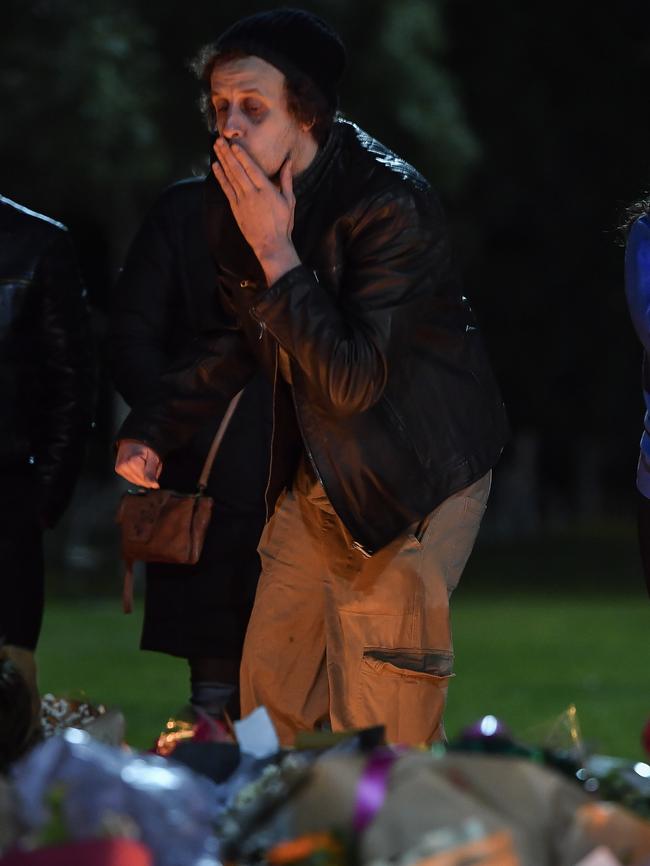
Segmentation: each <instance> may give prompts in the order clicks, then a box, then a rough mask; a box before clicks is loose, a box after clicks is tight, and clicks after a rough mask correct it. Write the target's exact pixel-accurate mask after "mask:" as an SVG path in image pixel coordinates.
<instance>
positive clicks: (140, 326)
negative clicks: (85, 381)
mask: <svg viewBox="0 0 650 866" xmlns="http://www.w3.org/2000/svg"><path fill="white" fill-rule="evenodd" d="M175 245H176V233H175V231H174V227H173V215H172V214H170V213H169V210H168V208H166V207H165V206H164V200H163V201H161V202H159V203H158V204H157V205H156V206H155V207H154V209H153V210H152V211H151V212H150V213H149V215H148V216H147V218H146V219H145V221H144V223H143V224H142V227H141V228H140V230H139V231H138V233H137V234H136V236H135V239H134V241H133V243H132V244H131V247H130V249H129V252H128V254H127V258H126V261H125V264H124V267H123V268H122V270H121V272H120V274H119V276H118V279H117V282H116V285H115V287H114V290H113V294H112V298H111V315H110V325H109V336H108V342H107V348H108V359H109V366H110V371H111V375H112V378H113V382H114V384H115V387H116V388H117V390H118V392H119V393H120V394H121V395H122V397H123V398H124V400H125V401H126V402H127V403H128V405H129V406H137V405H142V404H145V403H149V402H152V401H154V402H155V400H156V398H157V395H158V393H159V385H160V377H161V375H162V373H163V371H164V370H165V368H166V366H167V364H168V362H169V358H168V354H169V350H168V339H169V337H168V335H169V332H170V329H171V328H172V326H173V322H174V306H175V303H176V297H177V285H176V284H177V275H176V273H175V262H176V260H177V255H176V251H175ZM177 324H178V323H177Z"/></svg>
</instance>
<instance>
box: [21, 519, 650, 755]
mask: <svg viewBox="0 0 650 866" xmlns="http://www.w3.org/2000/svg"><path fill="white" fill-rule="evenodd" d="M140 619H141V608H140V607H139V606H138V605H137V604H136V611H135V613H134V614H133V615H132V616H124V615H122V614H121V612H120V605H119V599H118V598H115V599H111V600H106V599H90V600H88V601H87V602H84V603H81V602H75V601H70V600H52V601H50V602H49V603H48V605H47V608H46V614H45V622H44V627H43V633H42V638H41V643H40V646H39V653H38V656H39V665H40V685H41V689H42V690H43V691H54V692H55V693H58V694H64V693H74V692H77V691H79V690H80V689H82V690H84V691H85V692H86V693H87V695H88V697H89V698H90V699H91V700H93V701H97V702H102V703H105V704H107V705H113V706H119V707H121V709H122V710H123V711H124V713H125V715H126V718H127V736H128V740H129V742H130V743H131V744H132V745H134V746H137V747H148V746H149V745H151V743H152V742H153V740H154V739H155V737H156V735H157V734H158V732H159V731H160V729H161V727H162V725H163V724H164V722H165V721H166V720H167V718H168V717H169V715H173V714H174V713H175V712H176V711H177V710H178V709H179V708H181V707H182V705H183V704H184V702H185V701H186V700H187V694H188V686H187V679H188V678H187V669H186V664H185V662H184V661H182V660H179V659H175V658H171V657H168V656H164V655H159V654H156V653H144V652H140V651H139V650H138V637H139V628H140ZM453 626H454V640H455V649H456V674H457V675H456V678H455V680H454V681H453V682H452V684H451V687H450V692H449V708H448V713H447V731H448V734H449V735H450V736H453V735H454V734H455V733H456V732H457V731H458V730H459V729H460V728H461V727H462V726H464V725H466V724H468V723H470V722H472V721H474V720H475V719H477V718H478V717H480V716H482V715H485V714H487V713H492V714H494V715H496V716H498V717H500V718H501V719H502V720H503V721H504V722H505V723H506V724H508V725H509V726H510V727H511V729H512V730H513V731H514V732H515V733H516V734H517V735H519V736H520V737H522V738H524V739H526V740H529V741H535V742H538V741H539V739H540V737H541V734H542V729H543V728H544V727H549V726H550V725H551V724H552V722H553V720H554V719H556V718H557V717H558V716H560V714H561V713H562V712H563V711H564V710H566V709H567V707H568V706H569V704H571V703H574V704H575V705H576V707H577V710H578V719H579V721H580V724H581V728H582V734H583V736H584V738H585V740H586V741H587V742H588V743H589V744H591V745H593V747H594V748H595V749H596V750H597V751H599V752H601V753H605V754H614V755H621V756H624V757H630V758H634V757H640V756H641V754H642V751H641V747H640V744H639V737H640V732H641V728H642V726H643V725H644V723H645V721H646V719H647V718H648V717H650V665H649V664H648V660H649V652H648V643H649V636H650V627H649V626H650V603H649V602H648V600H647V597H646V595H645V590H644V589H643V588H642V586H641V582H640V578H639V575H638V565H637V564H636V558H635V551H634V547H633V545H632V544H631V541H630V537H629V533H616V532H614V533H613V534H612V532H611V531H605V530H602V531H600V530H599V531H596V532H591V533H590V535H589V537H583V536H580V535H572V536H571V537H566V538H555V539H553V540H552V543H550V542H549V540H548V539H539V540H536V541H535V542H530V543H526V544H521V545H518V546H515V547H513V546H512V545H511V546H508V547H507V548H505V547H502V546H491V547H485V546H483V547H479V548H478V549H477V551H476V552H475V555H474V557H473V559H472V561H471V563H470V565H469V567H468V569H467V572H466V575H465V576H464V577H463V581H462V582H461V587H460V588H459V590H458V591H457V593H456V595H455V597H454V604H453Z"/></svg>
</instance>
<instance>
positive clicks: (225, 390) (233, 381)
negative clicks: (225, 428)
mask: <svg viewBox="0 0 650 866" xmlns="http://www.w3.org/2000/svg"><path fill="white" fill-rule="evenodd" d="M255 370H256V362H255V360H254V359H253V357H252V355H251V354H250V351H249V349H248V345H247V344H246V342H245V340H244V338H243V336H242V333H241V331H240V329H239V328H238V327H234V326H233V327H232V328H230V329H228V328H225V327H224V328H223V329H221V330H220V331H218V332H214V333H213V334H212V335H210V336H205V337H202V338H201V339H196V340H195V341H194V342H193V344H192V347H191V348H190V351H189V352H188V354H187V355H185V356H184V357H183V358H181V359H180V360H178V361H177V362H176V363H175V364H174V365H173V366H172V367H170V368H168V369H167V370H166V371H165V373H164V374H163V376H162V377H161V379H160V383H161V387H160V391H159V394H158V397H157V399H156V400H155V401H151V402H149V403H147V404H143V405H142V406H139V407H137V408H136V409H134V410H132V411H131V413H130V414H129V415H128V417H127V418H126V420H125V421H124V423H123V424H122V427H121V428H120V430H119V432H118V435H117V437H116V438H117V441H118V455H117V461H116V466H115V471H116V472H117V473H118V474H119V475H122V476H123V477H124V478H126V479H127V480H128V481H132V482H133V483H135V484H141V485H142V486H144V487H157V486H158V485H157V483H152V482H155V481H156V479H157V478H158V476H159V474H160V470H161V468H162V464H161V461H162V460H163V459H164V457H165V455H166V454H167V453H168V452H169V451H172V450H173V449H174V448H179V447H181V446H182V445H183V444H185V443H186V442H187V441H188V440H189V439H190V437H191V436H192V435H193V434H194V433H196V431H197V430H198V429H199V428H200V427H201V426H202V425H203V424H204V423H205V422H206V421H208V420H210V419H213V418H217V417H220V416H222V415H223V414H224V413H225V411H226V409H227V408H228V404H229V403H230V400H231V399H232V398H233V397H234V396H235V394H236V393H237V392H238V391H240V390H241V389H242V388H243V387H244V386H245V385H246V383H247V382H248V380H249V379H250V378H251V376H252V375H253V373H254V372H255ZM134 445H137V446H138V447H133V446H134ZM127 446H128V447H127ZM140 446H144V447H140Z"/></svg>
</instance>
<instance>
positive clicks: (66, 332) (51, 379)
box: [0, 196, 93, 650]
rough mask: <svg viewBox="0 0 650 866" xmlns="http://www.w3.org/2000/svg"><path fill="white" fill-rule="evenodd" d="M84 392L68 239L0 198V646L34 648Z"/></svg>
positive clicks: (83, 318)
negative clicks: (50, 532) (48, 549)
mask: <svg viewBox="0 0 650 866" xmlns="http://www.w3.org/2000/svg"><path fill="white" fill-rule="evenodd" d="M92 391H93V363H92V351H91V340H90V322H89V318H88V309H87V307H86V300H85V295H84V291H83V288H82V284H81V279H80V276H79V270H78V267H77V261H76V257H75V254H74V251H73V248H72V244H71V243H70V239H69V237H68V232H67V230H66V228H65V226H63V225H61V223H57V222H54V220H51V219H48V217H45V216H42V215H41V214H37V213H34V212H33V211H30V210H27V208H24V207H21V206H20V205H18V204H16V203H15V202H12V201H10V200H9V199H6V198H3V197H2V196H0V406H1V409H0V479H1V481H2V486H1V487H0V515H1V518H0V582H1V584H2V589H1V592H2V602H1V603H0V639H4V640H6V641H7V643H9V644H15V645H17V646H20V647H23V648H25V649H30V650H33V649H35V647H36V644H37V641H38V637H39V633H40V629H41V620H42V616H43V537H42V536H43V528H44V527H47V526H53V525H54V524H55V523H56V521H57V520H58V519H59V517H60V516H61V514H62V513H63V511H64V509H65V507H66V506H67V504H68V501H69V500H70V497H71V495H72V491H73V488H74V485H75V482H76V480H77V476H78V475H79V471H80V469H81V465H82V459H83V454H84V446H85V442H86V437H87V436H88V433H89V432H90V426H91V414H92V403H93V399H92V396H93V395H92Z"/></svg>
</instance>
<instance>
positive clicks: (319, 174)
mask: <svg viewBox="0 0 650 866" xmlns="http://www.w3.org/2000/svg"><path fill="white" fill-rule="evenodd" d="M340 147H341V136H340V130H339V124H338V123H337V122H336V120H335V121H334V123H333V124H332V129H331V131H330V134H329V136H328V138H327V141H326V142H325V144H324V145H323V146H322V147H321V148H320V150H319V151H318V153H317V154H316V156H315V157H314V158H313V160H312V161H311V162H310V163H309V165H308V166H307V168H306V169H305V170H304V171H302V172H301V173H300V174H299V175H298V176H297V177H295V178H294V179H293V192H294V195H295V196H296V199H297V200H300V199H304V198H306V197H309V196H310V195H311V194H312V193H313V192H314V191H315V190H316V189H317V187H318V186H319V184H320V181H321V179H322V178H323V175H324V174H325V172H326V171H327V169H328V167H329V166H330V164H331V162H332V160H333V159H334V158H335V157H336V154H337V153H338V152H339V150H340Z"/></svg>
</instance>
